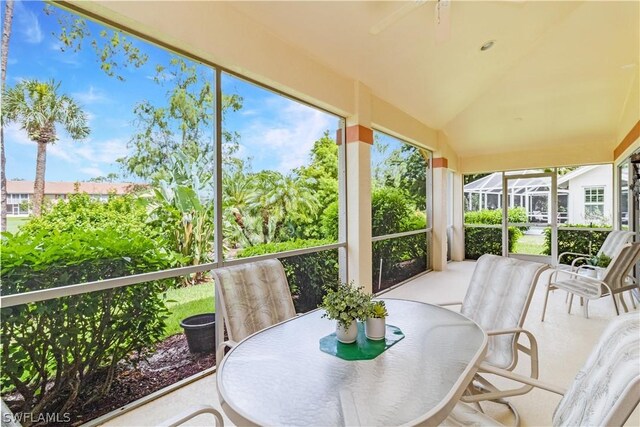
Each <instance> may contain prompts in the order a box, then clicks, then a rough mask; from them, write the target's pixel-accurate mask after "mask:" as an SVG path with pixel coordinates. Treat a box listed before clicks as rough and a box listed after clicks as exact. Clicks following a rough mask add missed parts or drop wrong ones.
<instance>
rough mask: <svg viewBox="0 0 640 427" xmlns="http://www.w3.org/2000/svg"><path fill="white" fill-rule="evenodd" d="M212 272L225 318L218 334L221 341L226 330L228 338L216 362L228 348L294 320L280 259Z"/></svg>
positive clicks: (292, 307)
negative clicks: (278, 324) (267, 329)
mask: <svg viewBox="0 0 640 427" xmlns="http://www.w3.org/2000/svg"><path fill="white" fill-rule="evenodd" d="M211 273H212V276H213V279H214V281H215V284H216V285H215V286H216V298H218V300H219V302H220V307H221V308H222V317H223V319H224V329H223V328H222V322H221V323H220V324H218V325H216V328H217V329H216V335H217V336H218V337H220V339H222V337H224V331H225V330H226V332H227V337H228V340H227V341H224V342H223V343H222V344H220V345H219V346H218V349H217V351H216V363H220V361H221V360H222V357H223V356H224V350H225V348H230V347H232V346H234V345H235V344H236V343H237V342H238V341H240V340H242V339H244V338H245V337H247V336H249V335H251V334H253V333H255V332H258V331H260V330H262V329H264V328H267V327H269V326H272V325H275V324H276V323H280V322H282V321H285V320H287V319H290V318H292V317H295V315H296V310H295V307H294V306H293V300H292V299H291V291H290V290H289V283H288V282H287V276H286V275H285V272H284V268H283V267H282V264H281V263H280V261H278V260H277V259H270V260H266V261H257V262H251V263H247V264H240V265H236V266H232V267H223V268H217V269H215V270H212V271H211Z"/></svg>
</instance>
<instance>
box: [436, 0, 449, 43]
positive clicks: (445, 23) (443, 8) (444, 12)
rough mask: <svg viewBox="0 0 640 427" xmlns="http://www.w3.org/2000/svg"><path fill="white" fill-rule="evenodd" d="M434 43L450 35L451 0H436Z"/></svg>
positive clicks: (446, 38)
mask: <svg viewBox="0 0 640 427" xmlns="http://www.w3.org/2000/svg"><path fill="white" fill-rule="evenodd" d="M435 17H436V43H442V42H446V41H447V40H449V37H450V36H451V0H437V1H436V13H435Z"/></svg>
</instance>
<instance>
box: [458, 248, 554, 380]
mask: <svg viewBox="0 0 640 427" xmlns="http://www.w3.org/2000/svg"><path fill="white" fill-rule="evenodd" d="M547 268H549V266H548V265H545V264H540V263H537V262H529V261H522V260H517V259H513V258H506V257H501V256H496V255H482V256H481V257H480V258H479V259H478V261H477V263H476V268H475V270H474V271H473V275H472V276H471V281H470V283H469V287H468V288H467V294H466V295H465V297H464V301H463V302H462V309H461V313H462V314H464V315H465V316H467V317H469V318H470V319H471V320H473V321H475V322H476V323H477V324H478V325H480V327H482V328H483V329H484V330H486V331H491V330H497V329H507V328H517V327H521V326H522V324H523V323H524V319H525V317H526V315H527V310H528V309H529V303H530V302H531V296H532V295H533V290H534V289H535V284H536V282H537V281H538V278H539V277H540V273H542V271H544V270H545V269H547ZM516 338H517V337H516V336H515V335H513V334H512V335H500V336H494V337H490V339H489V345H488V348H487V355H486V357H485V359H484V361H485V362H487V363H489V364H491V365H493V366H496V367H498V368H503V369H511V368H513V367H514V366H515V364H516V363H517V357H516V353H517V352H516Z"/></svg>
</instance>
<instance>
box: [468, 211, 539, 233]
mask: <svg viewBox="0 0 640 427" xmlns="http://www.w3.org/2000/svg"><path fill="white" fill-rule="evenodd" d="M507 217H508V219H509V222H514V223H523V222H527V211H526V210H525V209H524V208H522V207H517V208H510V209H509V210H508V211H507ZM464 223H465V224H490V225H500V224H502V209H483V210H481V211H469V212H465V213H464ZM523 231H524V230H523Z"/></svg>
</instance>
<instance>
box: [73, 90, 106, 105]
mask: <svg viewBox="0 0 640 427" xmlns="http://www.w3.org/2000/svg"><path fill="white" fill-rule="evenodd" d="M71 97H72V98H73V99H75V100H76V101H79V102H80V103H81V104H84V105H90V104H99V103H104V102H107V101H108V100H109V97H108V96H107V95H106V94H105V93H104V92H103V91H102V90H101V89H96V88H95V87H93V86H89V89H87V90H86V91H84V92H74V93H72V94H71Z"/></svg>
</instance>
